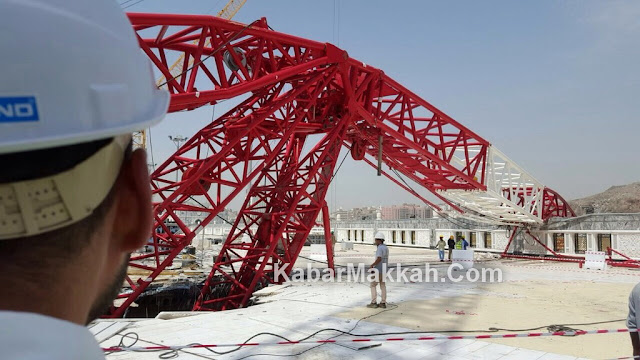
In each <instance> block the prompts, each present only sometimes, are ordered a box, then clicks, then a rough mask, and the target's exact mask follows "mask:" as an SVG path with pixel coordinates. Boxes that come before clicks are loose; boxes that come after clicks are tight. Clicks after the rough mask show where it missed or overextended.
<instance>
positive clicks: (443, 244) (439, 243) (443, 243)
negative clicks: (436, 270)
mask: <svg viewBox="0 0 640 360" xmlns="http://www.w3.org/2000/svg"><path fill="white" fill-rule="evenodd" d="M445 245H447V244H445V242H444V240H442V239H440V241H438V245H436V246H437V247H438V250H444V247H445Z"/></svg>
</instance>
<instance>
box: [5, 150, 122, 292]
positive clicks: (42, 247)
mask: <svg viewBox="0 0 640 360" xmlns="http://www.w3.org/2000/svg"><path fill="white" fill-rule="evenodd" d="M112 140H113V139H103V140H96V141H91V142H86V143H81V144H76V145H68V146H61V147H57V148H52V149H43V150H33V151H26V152H20V153H11V154H0V164H2V166H3V167H4V168H5V169H8V171H3V172H2V173H0V184H3V183H12V182H17V181H24V180H30V179H38V178H43V177H47V176H52V175H55V174H57V173H60V172H63V171H66V170H69V169H71V168H73V167H74V166H76V165H78V164H79V163H81V162H82V161H84V160H86V159H87V158H89V157H90V156H92V155H93V154H95V153H96V152H97V151H99V150H100V149H102V148H103V147H104V146H106V145H107V144H109V143H110V142H111V141H112ZM130 151H131V147H130V146H129V149H128V150H127V154H125V157H126V156H127V155H128V153H130ZM113 199H114V190H113V187H112V188H111V190H110V191H109V193H108V195H107V196H106V198H105V199H104V200H103V201H102V202H101V203H100V205H98V207H97V208H96V209H95V210H94V211H93V212H92V213H91V215H89V216H87V217H86V218H84V219H82V220H81V221H79V222H77V223H75V224H72V225H69V226H67V227H64V228H61V229H56V230H52V231H49V232H46V233H43V234H38V235H33V236H29V237H24V238H18V239H7V240H0V274H3V273H4V274H7V273H9V274H14V273H15V272H16V271H20V272H21V273H23V274H24V275H26V276H29V275H32V276H30V277H35V275H36V274H37V273H38V269H39V268H41V267H43V266H64V263H66V262H67V261H68V260H70V259H71V258H72V257H74V256H77V255H78V254H79V253H80V252H81V251H82V250H83V249H84V247H85V246H86V245H87V244H89V239H90V238H91V236H92V235H93V233H94V232H95V231H96V229H98V228H99V227H100V226H101V225H102V222H103V221H104V217H105V215H106V213H107V212H108V211H109V209H110V208H111V206H112V204H113ZM9 270H11V271H9ZM31 270H33V273H31ZM30 273H31V274H30ZM5 280H8V279H5ZM34 280H36V279H35V278H34Z"/></svg>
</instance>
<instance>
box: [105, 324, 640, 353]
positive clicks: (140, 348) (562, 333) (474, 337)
mask: <svg viewBox="0 0 640 360" xmlns="http://www.w3.org/2000/svg"><path fill="white" fill-rule="evenodd" d="M637 332H638V329H600V330H577V331H556V332H546V333H541V332H530V333H515V334H482V335H454V336H446V335H433V336H419V337H393V338H383V337H371V338H354V339H344V340H334V339H327V340H305V341H275V342H261V343H245V344H238V343H235V344H208V345H200V344H199V345H178V346H136V347H133V346H132V347H120V346H113V347H109V348H102V350H103V351H105V352H120V351H144V350H182V349H197V348H214V347H216V348H217V347H246V346H274V345H297V344H316V345H317V344H326V343H358V342H372V341H375V342H391V341H433V340H482V339H513V338H530V337H549V336H577V335H596V334H614V333H615V334H618V333H637Z"/></svg>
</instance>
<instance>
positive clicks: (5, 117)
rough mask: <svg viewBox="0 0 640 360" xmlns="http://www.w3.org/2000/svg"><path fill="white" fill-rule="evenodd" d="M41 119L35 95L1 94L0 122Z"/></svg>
mask: <svg viewBox="0 0 640 360" xmlns="http://www.w3.org/2000/svg"><path fill="white" fill-rule="evenodd" d="M39 120H40V116H39V114H38V106H37V104H36V97H35V96H0V123H9V122H30V121H39Z"/></svg>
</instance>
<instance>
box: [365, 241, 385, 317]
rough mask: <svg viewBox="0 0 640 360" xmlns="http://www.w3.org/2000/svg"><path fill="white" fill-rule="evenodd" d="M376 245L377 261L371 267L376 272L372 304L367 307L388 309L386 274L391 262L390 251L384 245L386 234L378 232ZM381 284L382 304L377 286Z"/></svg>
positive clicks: (372, 285) (372, 289) (372, 288)
mask: <svg viewBox="0 0 640 360" xmlns="http://www.w3.org/2000/svg"><path fill="white" fill-rule="evenodd" d="M374 241H375V244H376V260H375V261H374V262H373V264H371V266H370V267H369V268H370V270H372V271H374V272H375V280H374V281H372V282H371V283H370V286H371V303H370V304H369V305H367V307H369V308H378V307H381V308H386V307H387V285H386V283H385V274H386V271H387V266H388V262H389V249H388V248H387V245H385V244H384V234H383V233H381V232H379V231H378V232H377V233H376V234H375V236H374ZM378 284H380V292H381V295H380V304H378V303H377V301H378V291H377V286H378Z"/></svg>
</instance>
